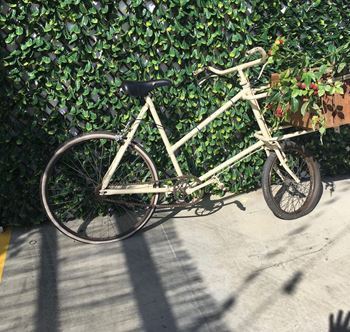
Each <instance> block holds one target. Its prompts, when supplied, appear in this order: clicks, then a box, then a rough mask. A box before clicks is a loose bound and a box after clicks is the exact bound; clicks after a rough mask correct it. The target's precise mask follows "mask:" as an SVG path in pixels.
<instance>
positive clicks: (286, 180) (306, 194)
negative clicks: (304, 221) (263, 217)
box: [262, 142, 323, 219]
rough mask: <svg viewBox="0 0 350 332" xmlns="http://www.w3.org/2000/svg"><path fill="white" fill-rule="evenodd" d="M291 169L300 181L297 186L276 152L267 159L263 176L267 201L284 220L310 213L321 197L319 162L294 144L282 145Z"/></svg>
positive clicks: (263, 186) (273, 210) (263, 187)
mask: <svg viewBox="0 0 350 332" xmlns="http://www.w3.org/2000/svg"><path fill="white" fill-rule="evenodd" d="M283 152H284V153H285V155H286V158H287V160H286V162H287V165H288V167H289V168H290V169H291V170H292V171H293V173H294V174H295V175H296V176H297V177H298V178H299V179H300V183H297V182H296V181H295V180H294V179H293V178H292V177H291V176H290V174H289V173H288V172H287V171H286V170H285V169H284V167H283V166H282V165H281V164H280V161H279V159H278V157H277V155H276V153H274V152H272V153H271V154H270V155H269V157H268V158H267V160H266V162H265V165H264V169H263V176H262V189H263V194H264V198H265V201H266V203H267V205H268V206H269V208H270V209H271V210H272V212H273V213H274V214H275V215H276V216H277V217H279V218H281V219H297V218H300V217H302V216H305V215H306V214H308V213H310V212H311V211H312V210H313V209H314V208H315V206H316V205H317V203H318V202H319V200H320V198H321V195H322V190H323V187H322V182H321V176H320V170H319V167H318V164H317V162H316V161H315V160H314V159H313V158H312V156H310V155H308V154H307V153H306V152H305V151H304V150H303V149H302V148H301V147H299V146H297V145H296V144H295V143H293V142H287V143H286V144H285V145H284V146H283Z"/></svg>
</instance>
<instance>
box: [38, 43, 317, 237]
mask: <svg viewBox="0 0 350 332" xmlns="http://www.w3.org/2000/svg"><path fill="white" fill-rule="evenodd" d="M255 53H259V55H260V57H259V58H258V59H256V60H252V61H249V62H246V63H242V64H239V65H237V66H235V67H232V68H229V69H225V70H219V69H216V68H214V67H210V66H209V67H205V68H202V69H200V70H199V71H197V72H195V74H196V75H198V74H199V73H201V72H204V71H205V72H206V73H209V74H211V75H217V76H223V75H228V74H232V73H237V74H238V76H239V79H240V85H241V90H240V91H239V92H238V93H237V94H236V95H235V96H234V97H232V98H231V99H230V100H228V101H226V102H224V103H223V105H222V106H221V107H219V108H218V109H217V110H216V111H215V112H213V113H212V114H211V115H209V116H208V117H207V118H206V119H204V120H203V121H202V122H200V123H199V124H197V125H196V127H195V128H193V129H192V130H190V131H189V132H188V133H187V134H185V135H184V136H183V137H182V138H181V139H180V140H179V141H177V142H175V143H174V144H170V142H169V139H168V136H167V134H166V132H165V130H164V127H163V125H162V123H161V121H160V119H159V116H158V113H157V111H156V109H155V106H154V104H153V101H152V99H151V96H150V93H151V92H152V91H153V90H155V89H157V88H160V87H163V86H169V85H171V82H170V81H168V80H153V81H147V82H133V81H124V82H123V83H122V86H121V88H122V90H123V91H124V92H125V93H126V94H128V95H129V96H132V97H141V98H143V99H144V100H145V103H144V105H143V106H142V107H141V109H140V111H139V114H138V116H137V118H136V120H135V121H134V122H133V123H132V124H130V126H129V127H128V130H127V132H126V133H125V134H124V135H120V134H115V133H111V132H93V133H87V134H82V135H80V136H77V137H74V138H72V139H70V140H68V141H67V142H65V143H64V144H63V145H61V146H60V147H59V148H58V149H57V150H56V152H55V153H54V155H53V156H52V158H51V159H50V161H49V163H48V164H47V166H46V169H45V171H44V173H43V175H42V178H41V183H40V193H41V200H42V204H43V207H44V209H45V211H46V214H47V216H48V217H49V219H50V220H51V221H52V222H53V224H54V225H55V226H56V227H57V228H58V229H59V230H60V231H61V232H62V233H64V234H65V235H67V236H69V237H71V238H73V239H75V240H78V241H81V242H85V243H106V242H112V241H117V240H122V239H125V238H127V237H129V236H131V235H133V234H134V233H135V232H137V231H138V230H140V229H141V228H142V227H143V226H144V225H145V224H146V223H147V222H148V221H149V219H150V218H151V216H152V214H153V212H154V211H155V209H156V208H157V207H160V206H164V204H158V202H159V197H160V195H164V196H165V197H167V196H168V197H169V196H171V197H172V199H173V200H174V203H173V204H168V205H167V204H165V205H166V206H171V207H173V206H184V205H191V204H194V203H196V202H197V201H198V200H199V199H200V198H201V197H202V194H203V188H204V187H206V186H208V185H211V184H217V185H220V184H221V182H220V180H219V179H218V174H220V173H221V172H223V171H224V170H226V169H227V168H229V167H232V166H233V165H235V164H236V163H237V162H239V161H241V160H243V159H244V158H247V157H248V156H250V155H252V154H253V153H255V152H257V151H261V150H265V151H266V153H267V160H266V162H265V164H264V167H263V172H262V190H263V196H264V198H265V200H266V203H267V205H268V206H269V208H270V209H271V210H272V212H273V213H274V214H275V215H276V216H277V217H279V218H282V219H296V218H300V217H302V216H304V215H306V214H308V213H310V212H311V211H312V210H313V209H314V208H315V206H316V205H317V203H318V201H319V199H320V197H321V194H322V183H321V177H320V171H319V167H318V164H317V162H316V161H315V160H314V158H313V157H312V156H310V155H309V154H308V153H307V152H305V151H304V149H302V148H301V147H299V146H297V145H296V144H294V143H292V142H290V141H288V139H290V138H292V137H296V136H299V135H303V134H306V133H308V132H310V131H306V130H296V131H295V132H292V133H289V134H284V135H281V136H273V135H272V132H271V130H270V128H269V127H268V125H267V123H266V121H265V119H264V116H263V114H262V112H261V111H260V106H259V103H258V99H261V98H265V97H266V96H267V91H266V89H267V88H268V86H262V87H260V88H252V87H251V85H250V82H249V80H248V77H247V75H246V73H245V70H246V69H248V68H250V67H253V66H258V65H261V64H264V63H265V62H266V59H267V56H266V53H265V51H264V50H263V49H262V48H260V47H256V48H253V49H252V50H250V51H248V52H247V54H248V55H252V54H255ZM263 69H264V67H263V68H262V70H263ZM240 99H243V100H246V101H248V102H249V103H250V105H251V108H252V111H253V114H254V116H255V119H256V121H257V123H258V126H259V128H260V130H259V131H258V132H256V133H255V137H256V139H257V142H256V143H254V144H252V145H251V146H249V147H248V148H246V149H244V150H243V151H241V152H239V153H238V154H236V155H234V156H232V157H230V158H228V159H227V160H226V161H225V162H223V163H221V164H219V165H218V166H216V167H214V168H213V169H210V170H209V171H208V172H206V173H205V174H203V175H201V176H199V177H195V176H193V175H191V174H184V173H183V171H182V170H181V168H180V165H179V163H178V160H177V158H176V155H175V151H177V150H178V149H179V148H180V147H181V146H182V145H183V144H185V143H186V142H187V141H189V140H190V139H191V138H192V137H194V136H195V135H196V134H197V133H198V132H199V131H200V130H201V129H203V128H204V127H205V126H207V125H208V124H209V123H210V122H212V121H213V120H214V119H215V118H217V117H218V116H219V115H220V114H222V113H223V112H225V111H226V110H228V109H229V108H231V107H232V106H233V105H234V104H235V103H236V102H237V101H238V100H240ZM148 111H149V112H150V113H151V115H152V117H153V120H154V122H155V124H156V126H157V128H158V131H159V133H160V136H161V138H162V140H163V142H164V145H165V148H166V151H167V154H168V156H169V158H170V160H171V162H172V164H173V166H174V169H175V172H176V174H177V177H176V178H173V179H170V180H169V179H168V180H167V179H159V176H158V172H157V169H156V167H155V165H154V163H153V161H152V160H151V158H150V157H149V156H148V154H147V153H146V151H145V150H144V149H143V148H142V146H141V145H140V144H139V143H137V142H136V141H135V140H134V139H133V138H134V135H135V133H136V131H137V129H138V127H139V125H140V122H141V121H142V120H143V119H144V117H145V115H146V113H147V112H148Z"/></svg>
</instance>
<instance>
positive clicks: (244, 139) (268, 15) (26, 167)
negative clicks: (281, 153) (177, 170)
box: [0, 0, 350, 225]
mask: <svg viewBox="0 0 350 332" xmlns="http://www.w3.org/2000/svg"><path fill="white" fill-rule="evenodd" d="M349 10H350V9H349V5H348V4H346V2H345V1H341V0H338V1H336V0H329V1H320V0H316V1H288V2H287V1H268V2H267V1H258V0H251V1H239V0H221V1H217V0H213V1H201V0H197V1H194V0H192V1H189V0H177V1H175V0H171V1H165V0H164V1H155V0H153V1H147V2H145V1H142V0H130V1H125V2H123V1H119V2H118V1H110V0H100V1H84V0H61V1H48V0H42V1H37V2H36V3H33V2H30V1H28V0H17V1H2V7H1V14H0V21H1V26H2V29H1V32H0V33H1V59H2V61H1V66H0V74H1V76H0V79H1V87H2V89H1V91H0V93H1V100H2V102H1V106H0V107H1V113H0V114H1V115H0V126H1V127H0V128H1V130H0V155H1V160H0V209H1V210H0V223H1V224H3V225H6V224H12V225H20V224H21V225H25V224H33V223H40V222H42V221H44V220H45V216H44V214H43V211H42V209H41V206H40V200H39V190H38V188H39V180H40V175H41V173H42V171H43V169H44V167H45V164H46V163H47V162H48V160H49V158H50V155H51V153H52V152H53V151H54V149H55V148H56V147H57V145H58V144H59V143H61V142H63V141H65V140H66V139H67V138H69V137H71V136H72V135H76V134H78V133H81V132H85V131H92V130H97V129H104V130H112V131H121V130H122V129H123V128H124V126H125V124H126V123H127V122H128V121H129V120H130V119H132V117H133V116H134V115H135V114H136V112H137V109H138V107H139V106H140V102H139V101H138V100H137V99H131V98H128V97H126V96H125V95H123V94H122V93H121V92H120V85H121V82H122V80H126V79H128V80H147V79H156V78H167V79H170V80H172V81H173V83H174V85H173V86H172V87H170V88H164V89H163V90H158V91H157V92H156V93H154V99H155V103H156V105H157V106H158V109H159V110H160V111H161V117H162V121H163V122H164V124H165V126H166V127H167V130H168V134H169V136H170V140H171V141H172V142H174V141H175V140H176V139H178V138H180V137H181V136H182V135H183V134H184V133H185V132H186V131H188V130H189V129H191V128H192V127H193V126H194V124H195V123H197V122H199V121H200V120H201V119H203V118H204V117H205V116H206V115H208V114H210V113H211V112H212V111H214V110H215V109H216V108H217V107H218V105H220V103H221V102H222V101H223V100H224V98H227V96H228V97H229V96H233V95H234V94H235V93H236V91H237V87H238V85H237V81H236V79H235V77H234V76H233V77H228V78H226V79H220V80H213V81H212V82H210V83H209V84H207V85H205V86H204V87H199V86H198V84H197V81H196V79H195V78H194V77H193V72H194V71H195V70H196V69H198V68H199V67H200V66H205V65H213V66H217V67H221V68H227V67H230V66H233V65H235V64H238V63H239V61H243V60H244V54H245V52H246V51H247V50H248V49H250V48H252V47H253V46H262V47H264V48H265V49H268V48H269V47H270V45H271V44H272V43H273V41H274V39H275V38H276V36H277V35H281V34H282V35H283V36H285V37H286V38H287V39H288V40H289V42H290V44H291V45H292V47H295V48H296V49H301V50H303V51H304V52H306V53H308V54H310V55H311V56H312V57H314V58H321V57H322V56H323V55H324V52H325V50H332V49H333V48H335V47H338V46H340V45H342V44H344V43H345V42H346V41H349V34H350V32H349V29H348V27H349V25H350V15H349V13H350V12H349ZM340 56H341V57H342V59H341V60H342V61H347V62H349V61H348V60H349V59H348V57H349V54H346V53H344V54H341V55H340ZM336 60H338V59H336ZM295 61H297V59H293V58H286V59H285V61H284V62H283V63H279V64H276V65H275V66H274V68H267V71H266V75H265V80H266V78H267V77H268V75H269V73H271V71H278V70H281V69H283V68H285V67H287V66H293V63H295ZM258 69H259V68H256V69H254V70H251V76H252V77H253V75H255V74H256V73H257V71H258ZM256 128H257V126H256V124H255V122H254V118H253V114H252V112H251V111H250V110H249V108H248V106H247V104H246V103H244V102H242V103H239V104H238V105H237V107H235V108H233V109H232V111H230V112H226V113H225V114H224V115H223V116H222V117H220V118H219V119H217V120H216V121H214V123H212V125H211V126H209V127H208V129H206V130H204V131H203V132H202V133H201V134H200V135H199V137H198V138H195V139H193V141H192V142H191V143H193V144H186V145H185V147H184V148H182V149H181V152H180V154H179V158H180V160H181V164H183V165H184V168H185V169H187V170H189V171H191V172H192V173H193V174H197V175H198V174H200V173H201V172H203V171H204V170H206V169H208V168H209V167H211V166H214V165H216V164H218V163H220V161H222V160H224V159H225V158H226V157H227V156H228V155H232V154H234V153H235V152H238V151H239V150H241V149H243V148H244V147H247V146H248V145H249V144H251V143H252V141H253V132H254V130H256ZM138 137H139V139H140V140H142V141H143V142H144V144H145V146H146V149H147V150H148V151H152V157H153V159H154V160H155V162H156V164H157V166H158V168H159V169H160V171H161V173H162V174H163V175H166V176H172V174H171V172H169V171H168V170H169V169H171V167H170V165H169V161H168V160H167V159H164V158H163V157H162V156H164V148H163V146H162V144H160V143H161V141H160V137H159V136H158V134H157V132H156V131H155V128H154V126H153V125H152V122H151V121H145V122H144V123H143V124H142V128H141V130H140V132H139V133H138ZM310 138H311V139H310ZM199 139H200V140H199ZM307 142H308V144H309V147H310V148H311V149H312V150H313V151H314V152H315V153H316V155H317V157H318V159H319V161H320V163H321V166H322V169H323V172H324V174H330V175H334V174H349V171H350V158H349V145H350V144H349V143H350V129H349V127H343V128H342V131H341V134H334V133H333V132H332V131H329V132H327V134H326V136H325V137H324V144H323V145H320V142H319V139H318V136H317V135H313V134H312V135H310V136H308V139H307ZM263 163H264V155H263V154H257V155H254V156H252V157H250V158H248V159H247V160H245V161H244V162H242V163H241V164H240V165H238V166H237V167H235V168H232V169H231V170H229V171H227V172H226V173H224V174H222V180H223V181H224V182H225V183H226V185H227V186H228V187H229V188H230V190H232V191H235V192H237V191H245V190H249V189H251V188H254V187H256V186H257V185H259V181H260V174H261V169H262V165H263Z"/></svg>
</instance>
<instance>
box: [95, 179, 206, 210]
mask: <svg viewBox="0 0 350 332" xmlns="http://www.w3.org/2000/svg"><path fill="white" fill-rule="evenodd" d="M182 179H192V180H193V179H194V180H196V184H200V183H202V181H201V180H199V179H198V178H197V177H195V176H192V175H184V176H178V177H174V178H168V179H164V180H158V181H155V182H154V185H159V184H160V182H164V181H173V180H177V181H178V180H182ZM135 184H144V183H142V182H136V183H135ZM188 185H189V184H188ZM200 191H202V189H198V192H200ZM177 192H180V193H181V194H183V193H184V191H183V187H182V188H181V189H176V185H174V190H173V192H172V193H173V194H174V195H175V194H176V193H177ZM105 197H106V196H102V197H101V196H100V199H101V200H103V201H104V202H111V203H115V204H121V205H127V206H143V207H145V208H147V207H150V208H175V207H190V206H193V205H195V204H197V203H198V202H199V201H200V200H201V199H202V197H203V194H201V195H200V196H199V197H198V198H197V199H195V200H194V201H192V202H185V203H182V202H180V203H174V204H144V203H137V202H126V201H120V200H114V199H109V198H105Z"/></svg>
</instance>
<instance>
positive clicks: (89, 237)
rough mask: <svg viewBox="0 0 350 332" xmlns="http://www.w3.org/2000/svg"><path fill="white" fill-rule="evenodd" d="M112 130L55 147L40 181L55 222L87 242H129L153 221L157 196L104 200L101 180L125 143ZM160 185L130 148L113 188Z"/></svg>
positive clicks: (148, 162) (150, 164) (146, 161)
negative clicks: (126, 239) (115, 186)
mask: <svg viewBox="0 0 350 332" xmlns="http://www.w3.org/2000/svg"><path fill="white" fill-rule="evenodd" d="M115 137H116V135H115V134H113V133H108V132H96V133H90V134H84V135H81V136H78V137H76V138H73V139H71V140H69V141H68V142H66V143H65V144H63V145H62V146H61V147H59V148H58V149H57V151H56V152H55V154H54V156H53V157H52V158H51V160H50V161H49V163H48V165H47V167H46V169H45V172H44V174H43V176H42V179H41V188H40V192H41V199H42V203H43V206H44V209H45V211H46V213H47V215H48V217H49V219H50V220H51V221H52V222H53V224H54V225H55V226H56V227H57V228H58V229H59V230H60V231H61V232H63V233H64V234H65V235H67V236H69V237H71V238H73V239H75V240H77V241H81V242H85V243H106V242H113V241H117V240H122V239H125V238H127V237H129V236H131V235H132V234H134V233H135V232H136V231H138V230H139V229H141V228H142V227H143V226H144V225H145V224H146V223H147V221H148V220H149V219H150V218H151V216H152V214H153V212H154V210H155V207H154V205H155V204H156V203H157V201H158V194H130V195H114V196H101V195H99V190H100V188H101V182H102V177H103V176H104V174H105V173H106V171H107V169H108V167H109V165H110V164H111V162H112V160H113V158H114V156H115V155H116V153H117V151H118V150H119V148H120V146H121V144H122V143H123V142H122V141H119V142H118V141H117V140H116V139H115ZM156 181H158V174H157V170H156V168H155V166H154V164H153V162H152V160H151V159H150V157H149V156H148V155H147V154H146V152H145V151H144V150H143V149H142V148H141V147H140V146H139V145H137V144H136V143H134V142H131V144H130V145H129V147H128V148H127V150H126V152H125V154H124V156H123V158H122V160H121V162H120V164H119V166H118V168H117V170H116V171H115V173H114V175H113V177H112V179H111V181H110V185H117V184H118V185H125V184H130V183H148V184H152V185H155V184H156Z"/></svg>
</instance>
